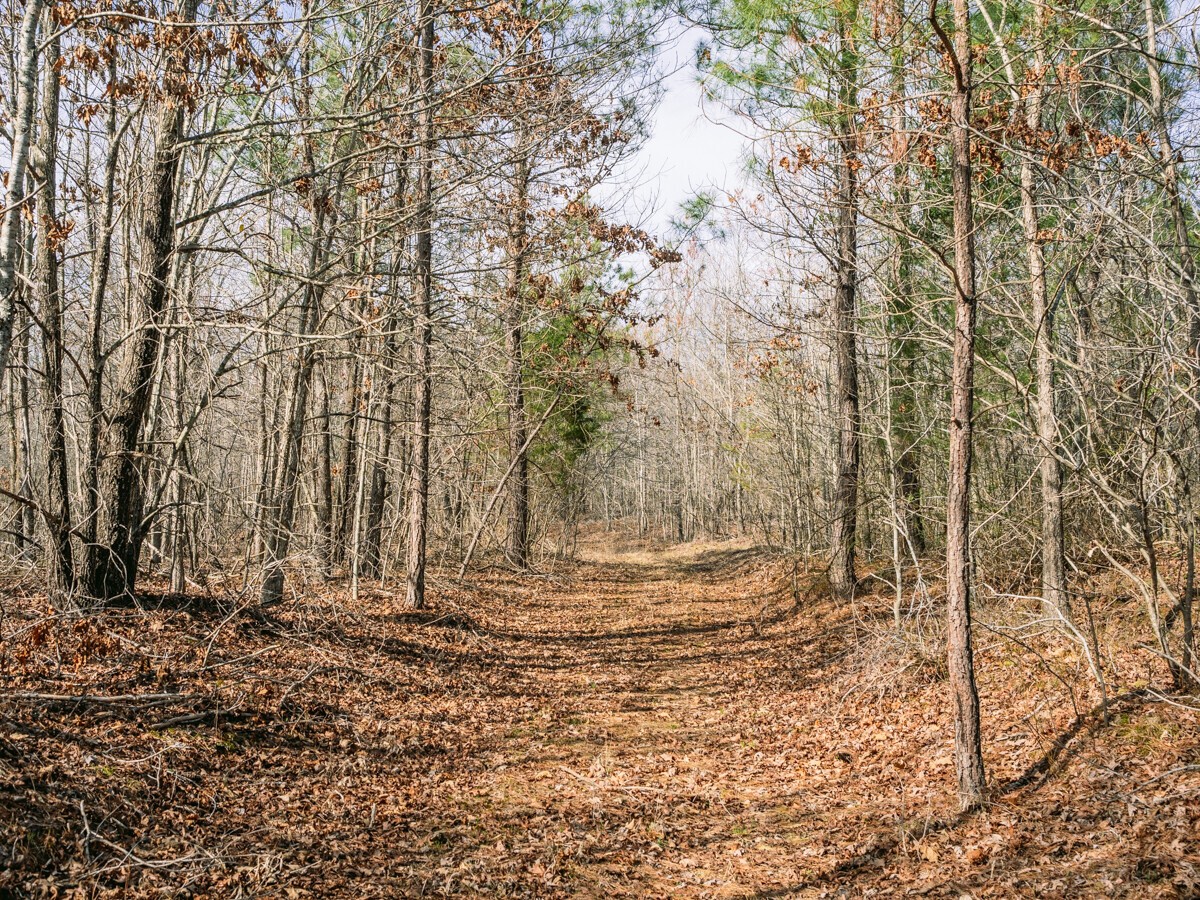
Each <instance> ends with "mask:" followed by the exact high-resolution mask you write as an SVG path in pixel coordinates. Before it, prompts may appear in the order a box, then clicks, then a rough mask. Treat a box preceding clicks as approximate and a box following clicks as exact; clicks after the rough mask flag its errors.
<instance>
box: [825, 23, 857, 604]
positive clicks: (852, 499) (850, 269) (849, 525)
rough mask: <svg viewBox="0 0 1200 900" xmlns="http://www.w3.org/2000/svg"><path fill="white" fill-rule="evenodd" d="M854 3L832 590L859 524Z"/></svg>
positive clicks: (846, 93) (844, 589)
mask: <svg viewBox="0 0 1200 900" xmlns="http://www.w3.org/2000/svg"><path fill="white" fill-rule="evenodd" d="M856 18H857V4H856V3H853V2H852V3H851V4H850V5H849V9H848V10H845V11H842V12H841V13H839V16H838V19H839V24H840V33H839V37H838V39H839V41H840V46H839V48H838V54H839V60H838V79H839V82H840V88H839V93H840V97H839V101H840V104H839V105H840V108H839V110H838V121H837V142H838V149H839V152H840V155H841V159H840V161H839V166H838V201H837V202H838V208H837V242H838V249H837V265H836V269H837V272H836V274H837V288H836V292H835V295H834V304H833V326H834V332H835V334H834V346H835V354H834V355H835V378H836V382H837V386H836V394H837V410H838V456H837V480H836V483H835V486H834V494H833V553H832V558H831V560H830V564H829V584H830V587H831V589H832V590H833V593H834V595H835V596H837V597H839V598H842V599H846V598H849V597H851V596H853V594H854V588H855V585H856V582H857V576H856V572H855V564H854V555H855V544H856V538H857V529H858V474H859V452H860V451H859V431H860V422H859V405H858V342H857V337H856V332H857V328H858V315H857V307H856V293H857V290H858V173H857V169H858V165H859V162H858V152H857V135H856V134H855V128H854V108H855V106H856V104H857V96H858V74H857V71H856V67H857V60H856V57H855V54H854V51H853V49H852V47H853V34H852V31H853V28H854V24H855V19H856Z"/></svg>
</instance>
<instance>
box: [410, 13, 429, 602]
mask: <svg viewBox="0 0 1200 900" xmlns="http://www.w3.org/2000/svg"><path fill="white" fill-rule="evenodd" d="M419 22H420V26H419V27H420V34H419V41H418V60H419V62H418V71H417V78H418V81H419V90H420V98H421V101H420V102H421V113H420V116H419V125H418V134H419V138H418V139H419V141H420V150H419V160H418V163H417V197H416V202H417V241H416V273H415V275H416V297H415V304H414V307H415V309H414V316H413V364H414V368H415V379H414V391H413V447H412V460H411V468H410V471H409V484H408V574H407V585H406V602H407V604H408V606H409V608H410V609H423V608H424V607H425V550H426V547H425V545H426V538H427V536H426V528H427V527H428V524H429V425H430V416H431V413H432V406H433V365H432V356H433V150H434V125H433V42H434V11H433V3H432V0H421V2H420V16H419Z"/></svg>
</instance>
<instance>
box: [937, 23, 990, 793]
mask: <svg viewBox="0 0 1200 900" xmlns="http://www.w3.org/2000/svg"><path fill="white" fill-rule="evenodd" d="M929 16H930V20H931V22H932V23H933V25H934V27H935V29H936V30H937V32H938V34H939V36H940V37H941V39H942V41H943V43H944V44H945V45H946V46H945V49H946V53H947V55H948V56H949V58H950V62H951V66H952V68H953V71H954V94H953V97H952V100H951V105H950V132H951V148H952V150H951V153H952V170H951V182H952V186H953V194H954V215H953V229H954V240H953V244H954V285H955V293H954V346H953V362H952V370H951V376H950V472H949V479H948V483H947V495H948V496H947V508H946V595H947V596H946V602H947V634H946V645H947V646H946V653H947V661H948V667H949V671H950V692H951V698H952V701H953V704H954V768H955V773H956V775H957V779H958V799H959V803H960V804H961V806H962V808H963V809H975V808H977V807H979V806H981V805H982V804H983V802H984V789H985V786H986V781H985V775H984V768H983V743H982V737H981V733H980V722H979V692H978V689H977V688H976V685H975V659H974V650H973V648H972V644H971V463H972V459H971V454H972V448H971V434H972V425H973V423H972V416H973V406H974V400H975V304H976V297H975V213H974V206H973V203H972V196H971V17H970V7H969V0H954V40H953V43H952V44H951V42H950V41H949V39H948V38H947V37H946V36H945V32H944V31H943V30H942V28H941V25H940V23H939V22H938V20H937V0H931V2H930V7H929Z"/></svg>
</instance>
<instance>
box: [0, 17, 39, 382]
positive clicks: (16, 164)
mask: <svg viewBox="0 0 1200 900" xmlns="http://www.w3.org/2000/svg"><path fill="white" fill-rule="evenodd" d="M45 5H46V4H45V0H26V3H25V15H24V16H23V17H22V19H21V30H20V36H19V46H18V57H17V71H16V84H15V89H16V91H15V92H16V100H17V104H16V116H15V117H14V119H13V122H12V159H11V168H10V169H9V171H8V191H7V193H6V195H5V198H4V218H3V220H2V221H0V377H2V376H3V374H4V369H5V367H6V366H7V365H8V353H9V350H10V349H11V348H12V336H13V320H14V318H15V316H16V310H17V306H16V296H15V289H16V271H17V258H18V256H20V253H21V208H22V207H23V206H24V204H25V200H26V196H25V168H26V166H27V165H28V164H29V148H30V145H31V143H32V139H33V111H34V107H35V105H36V99H35V97H36V92H37V64H38V46H37V37H38V23H39V21H40V20H41V17H42V10H43V9H44V8H45Z"/></svg>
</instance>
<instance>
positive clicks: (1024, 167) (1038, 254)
mask: <svg viewBox="0 0 1200 900" xmlns="http://www.w3.org/2000/svg"><path fill="white" fill-rule="evenodd" d="M1040 18H1041V16H1040V13H1039V19H1040ZM1026 102H1027V103H1028V104H1029V111H1028V118H1027V125H1028V126H1029V128H1030V129H1031V132H1032V133H1033V134H1037V132H1038V129H1039V128H1040V127H1041V119H1042V87H1041V83H1040V82H1039V83H1038V84H1037V85H1036V86H1035V87H1034V89H1033V93H1032V94H1030V95H1029V96H1028V97H1027V99H1026ZM1021 224H1022V227H1023V230H1024V233H1025V255H1026V259H1027V262H1028V265H1029V292H1030V295H1031V297H1032V300H1033V304H1032V306H1033V326H1034V329H1035V338H1034V354H1035V367H1036V371H1037V433H1038V444H1039V446H1038V454H1039V460H1038V470H1039V472H1040V474H1041V480H1042V603H1043V604H1045V606H1046V609H1047V610H1048V611H1051V612H1053V613H1055V614H1056V615H1060V616H1062V617H1063V618H1064V619H1065V620H1067V621H1068V622H1069V621H1070V619H1071V605H1070V602H1069V600H1068V597H1067V562H1066V545H1065V541H1064V538H1063V497H1062V480H1063V479H1062V465H1061V463H1059V460H1058V452H1057V451H1058V415H1057V412H1056V410H1055V405H1054V311H1053V310H1052V309H1051V308H1050V302H1049V299H1050V298H1049V295H1048V293H1047V288H1046V261H1045V257H1044V256H1043V253H1042V244H1041V238H1040V237H1039V235H1038V233H1039V231H1040V229H1039V227H1038V224H1039V223H1038V212H1037V203H1036V188H1035V185H1034V170H1033V163H1032V162H1031V161H1030V160H1029V158H1028V154H1022V156H1021Z"/></svg>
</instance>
